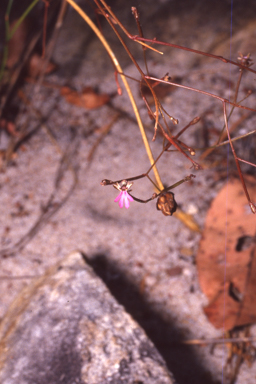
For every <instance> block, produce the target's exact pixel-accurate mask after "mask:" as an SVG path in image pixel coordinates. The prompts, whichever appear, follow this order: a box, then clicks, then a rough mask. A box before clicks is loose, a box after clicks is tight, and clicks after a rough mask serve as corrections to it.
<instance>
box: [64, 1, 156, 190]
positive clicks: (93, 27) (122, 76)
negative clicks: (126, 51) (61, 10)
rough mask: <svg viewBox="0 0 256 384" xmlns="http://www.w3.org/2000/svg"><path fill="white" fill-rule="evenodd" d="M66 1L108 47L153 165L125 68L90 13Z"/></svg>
mask: <svg viewBox="0 0 256 384" xmlns="http://www.w3.org/2000/svg"><path fill="white" fill-rule="evenodd" d="M66 1H67V3H69V4H70V5H71V6H72V7H73V8H74V9H75V10H76V11H77V12H78V13H79V15H80V16H81V17H82V18H83V19H84V21H85V22H86V23H87V24H88V25H89V26H90V28H92V30H93V31H94V32H95V34H96V35H97V37H98V38H99V40H100V41H101V43H102V44H103V46H104V48H105V49H106V51H107V53H108V54H109V56H110V58H111V60H112V62H113V64H114V66H115V68H116V70H117V72H118V73H120V76H121V79H122V81H123V83H124V86H125V88H126V91H127V93H128V96H129V98H130V101H131V104H132V107H133V110H134V113H135V116H136V119H137V122H138V125H139V128H140V133H141V136H142V139H143V143H144V145H145V148H146V151H147V155H148V158H149V160H150V164H151V165H153V164H154V162H155V161H154V158H153V155H152V152H151V148H150V146H149V142H148V139H147V136H146V133H145V130H144V127H143V124H142V121H141V117H140V114H139V111H138V108H137V105H136V102H135V100H134V97H133V94H132V91H131V89H130V86H129V84H128V82H127V80H126V78H125V76H124V75H123V74H122V73H123V70H122V68H121V66H120V64H119V62H118V60H117V58H116V56H115V55H114V52H113V51H112V49H111V48H110V46H109V44H108V42H107V41H106V39H105V38H104V36H103V34H102V33H101V32H100V30H99V29H98V27H97V26H96V25H95V24H94V23H93V21H92V20H91V19H90V18H89V17H88V15H87V14H86V13H85V12H84V11H83V10H82V9H81V8H80V7H79V6H78V5H77V4H76V3H75V2H74V1H73V0H66ZM153 171H154V174H155V178H156V182H157V185H158V187H159V189H160V190H161V189H163V188H164V186H163V183H162V181H161V178H160V175H159V173H158V170H157V168H156V166H155V165H154V166H153Z"/></svg>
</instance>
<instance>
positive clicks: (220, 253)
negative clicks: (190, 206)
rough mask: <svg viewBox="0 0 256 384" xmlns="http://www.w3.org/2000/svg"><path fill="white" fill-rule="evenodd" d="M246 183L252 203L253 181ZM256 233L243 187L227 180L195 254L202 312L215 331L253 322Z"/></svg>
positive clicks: (255, 183) (254, 194)
mask: <svg viewBox="0 0 256 384" xmlns="http://www.w3.org/2000/svg"><path fill="white" fill-rule="evenodd" d="M248 184H249V185H248V187H249V188H248V189H249V192H250V194H251V196H252V200H253V201H255V200H256V181H255V179H250V183H248ZM255 229H256V218H255V215H253V214H252V213H251V212H250V210H249V209H248V205H247V201H246V198H245V197H244V193H243V189H242V186H241V183H240V182H239V181H238V180H232V181H229V182H228V183H227V185H226V186H225V187H224V188H223V189H222V190H221V191H220V192H219V194H218V195H217V197H216V198H215V200H214V201H213V203H212V205H211V207H210V209H209V211H208V213H207V217H206V223H205V228H204V231H203V235H202V239H201V242H200V248H199V251H198V255H197V268H198V275H199V281H200V285H201V288H202V290H203V292H204V293H205V295H206V296H207V297H208V299H209V305H208V306H206V307H205V308H204V311H205V313H206V315H207V317H208V319H209V321H210V322H211V323H212V324H213V325H214V326H215V327H216V328H222V327H223V326H225V329H226V330H229V329H232V328H234V327H235V326H240V325H245V324H250V323H254V322H256V306H255V302H256V247H255V241H254V239H255ZM248 239H251V242H248V241H247V240H248ZM246 243H247V244H246Z"/></svg>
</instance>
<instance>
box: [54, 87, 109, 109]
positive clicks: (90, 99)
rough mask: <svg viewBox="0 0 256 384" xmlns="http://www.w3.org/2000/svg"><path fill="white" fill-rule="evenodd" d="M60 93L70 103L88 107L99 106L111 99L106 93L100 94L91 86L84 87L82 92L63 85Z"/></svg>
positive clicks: (94, 107)
mask: <svg viewBox="0 0 256 384" xmlns="http://www.w3.org/2000/svg"><path fill="white" fill-rule="evenodd" d="M60 93H61V95H62V96H64V97H65V99H66V101H67V102H68V103H70V104H74V105H76V106H78V107H83V108H86V109H96V108H99V107H101V106H102V105H104V104H106V103H107V102H108V101H109V99H110V97H109V95H107V94H104V93H102V94H98V93H96V92H95V91H94V90H93V88H91V87H86V88H84V89H83V91H82V93H78V92H77V91H74V90H72V89H71V88H69V87H62V88H61V91H60Z"/></svg>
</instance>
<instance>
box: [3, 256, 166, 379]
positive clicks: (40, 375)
mask: <svg viewBox="0 0 256 384" xmlns="http://www.w3.org/2000/svg"><path fill="white" fill-rule="evenodd" d="M0 338H1V339H0V340H1V343H0V382H1V384H57V383H61V384H64V383H66V384H75V383H76V384H78V383H79V384H82V383H86V384H105V383H106V384H107V383H111V384H139V383H140V384H142V383H143V384H151V383H152V384H153V383H158V384H171V383H174V380H173V378H172V376H171V374H170V372H169V371H168V369H167V367H166V365H165V362H164V361H163V359H162V357H161V356H160V355H159V353H158V351H157V350H156V348H155V347H154V345H153V344H152V342H151V341H150V340H149V339H148V338H147V336H146V335H145V333H144V331H143V330H142V329H141V328H140V327H139V326H138V324H137V323H136V322H135V321H134V320H133V319H132V318H131V317H130V315H129V314H127V313H126V312H125V311H124V308H123V307H122V306H121V305H119V304H118V303H117V302H116V300H115V299H114V298H113V297H112V296H111V294H110V293H109V291H108V289H107V288H106V287H105V285H104V284H103V283H102V281H101V280H100V279H99V278H98V277H97V276H96V275H95V273H94V272H93V271H92V269H91V267H89V266H88V265H87V264H86V263H85V262H84V260H83V258H82V255H81V254H80V253H79V252H74V253H72V254H70V255H69V256H68V257H66V258H65V259H64V260H63V261H62V262H61V263H58V264H57V265H55V266H53V267H51V268H50V269H49V270H48V272H46V274H45V275H44V276H42V277H40V278H37V279H36V280H35V281H34V282H33V283H32V284H30V285H29V286H28V287H26V288H25V289H24V290H23V291H21V293H20V294H19V295H18V297H17V298H16V300H15V301H14V302H13V304H12V305H11V306H10V308H9V310H8V312H7V314H6V316H5V317H4V319H3V321H2V322H1V325H0Z"/></svg>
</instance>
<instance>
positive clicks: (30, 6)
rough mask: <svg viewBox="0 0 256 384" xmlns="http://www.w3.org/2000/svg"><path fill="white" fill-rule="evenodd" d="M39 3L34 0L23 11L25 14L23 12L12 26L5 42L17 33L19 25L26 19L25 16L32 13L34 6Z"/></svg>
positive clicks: (37, 0)
mask: <svg viewBox="0 0 256 384" xmlns="http://www.w3.org/2000/svg"><path fill="white" fill-rule="evenodd" d="M38 2H39V0H34V1H33V2H32V3H31V4H30V5H29V6H28V8H27V9H26V10H25V12H23V14H22V15H21V17H20V18H19V20H18V21H17V23H16V24H15V25H14V27H13V28H12V30H11V31H10V32H9V35H8V36H7V41H9V40H10V39H11V38H12V37H13V35H14V33H15V32H16V31H17V29H18V28H19V26H20V25H21V23H22V22H23V20H24V19H25V18H26V17H27V15H28V14H29V12H30V11H32V9H33V8H34V6H35V5H36V4H37V3H38Z"/></svg>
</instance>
